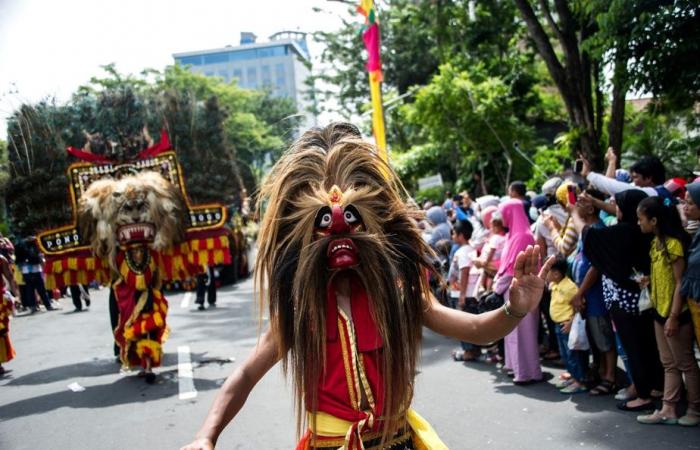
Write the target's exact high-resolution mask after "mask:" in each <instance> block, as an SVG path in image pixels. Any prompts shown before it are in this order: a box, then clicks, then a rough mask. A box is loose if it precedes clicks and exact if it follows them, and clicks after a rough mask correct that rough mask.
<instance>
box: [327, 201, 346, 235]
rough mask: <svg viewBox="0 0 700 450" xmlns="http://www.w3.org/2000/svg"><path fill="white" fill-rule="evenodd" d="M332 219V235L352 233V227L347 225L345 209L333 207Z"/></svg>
mask: <svg viewBox="0 0 700 450" xmlns="http://www.w3.org/2000/svg"><path fill="white" fill-rule="evenodd" d="M331 217H332V219H331V220H332V221H331V223H332V225H331V234H343V233H349V232H350V226H349V225H348V224H347V223H345V218H344V217H343V209H342V208H341V207H340V206H338V205H333V206H332V207H331Z"/></svg>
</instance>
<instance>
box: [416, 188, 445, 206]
mask: <svg viewBox="0 0 700 450" xmlns="http://www.w3.org/2000/svg"><path fill="white" fill-rule="evenodd" d="M445 191H446V189H445V187H440V186H435V187H431V188H427V189H421V190H419V191H418V192H416V195H415V199H416V202H418V205H419V206H421V205H423V203H425V202H427V201H429V202H432V203H434V204H436V205H439V204H442V201H443V200H444V197H445Z"/></svg>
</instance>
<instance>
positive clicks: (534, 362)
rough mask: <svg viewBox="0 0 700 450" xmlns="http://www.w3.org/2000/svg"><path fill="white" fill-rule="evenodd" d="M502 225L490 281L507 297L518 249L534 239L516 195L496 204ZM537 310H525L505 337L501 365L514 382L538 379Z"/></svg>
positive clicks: (521, 248)
mask: <svg viewBox="0 0 700 450" xmlns="http://www.w3.org/2000/svg"><path fill="white" fill-rule="evenodd" d="M498 211H499V212H500V215H501V217H502V218H503V225H505V227H506V228H507V229H508V234H507V236H506V243H505V246H504V247H503V253H502V257H501V264H500V267H499V269H498V274H497V275H496V280H495V281H494V286H495V287H494V291H496V292H497V293H499V294H503V296H504V297H505V300H506V301H508V298H509V295H510V292H509V290H508V286H510V283H511V280H512V279H513V269H514V267H515V260H516V258H517V256H518V253H520V252H521V251H523V250H525V249H526V248H527V246H528V245H534V244H535V239H534V238H533V236H532V233H531V232H530V222H529V221H528V218H527V216H526V215H525V209H524V208H523V202H522V201H521V200H518V199H511V200H507V201H505V202H503V203H501V205H500V206H499V208H498ZM539 320H540V318H539V311H538V310H537V311H531V312H529V313H528V314H527V315H526V316H525V317H524V318H523V319H522V320H521V321H520V324H518V326H517V327H516V328H515V329H514V330H513V331H512V332H511V333H510V334H509V335H507V336H506V337H505V359H506V363H505V367H506V368H508V369H510V370H512V371H513V374H514V379H513V381H514V382H515V383H516V384H526V383H531V382H537V381H540V380H542V368H541V367H540V354H539V347H538V344H537V332H538V325H539Z"/></svg>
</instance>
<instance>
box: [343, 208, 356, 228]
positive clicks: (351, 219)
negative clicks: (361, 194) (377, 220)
mask: <svg viewBox="0 0 700 450" xmlns="http://www.w3.org/2000/svg"><path fill="white" fill-rule="evenodd" d="M343 217H345V222H346V223H348V224H349V225H352V224H353V223H355V222H357V217H355V214H353V213H352V211H350V210H349V209H346V210H345V213H344V215H343Z"/></svg>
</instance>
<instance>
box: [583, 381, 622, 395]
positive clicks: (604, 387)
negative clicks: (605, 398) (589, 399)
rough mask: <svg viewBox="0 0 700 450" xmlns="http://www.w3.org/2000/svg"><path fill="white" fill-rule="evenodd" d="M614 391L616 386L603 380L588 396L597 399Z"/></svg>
mask: <svg viewBox="0 0 700 450" xmlns="http://www.w3.org/2000/svg"><path fill="white" fill-rule="evenodd" d="M614 390H615V385H614V384H613V383H612V382H610V381H608V380H601V382H600V383H599V384H598V385H597V386H596V387H594V388H593V389H591V391H590V392H589V393H588V394H589V395H592V396H594V397H597V396H602V395H610V394H612V393H613V391H614Z"/></svg>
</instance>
